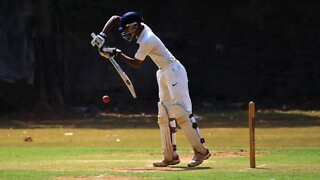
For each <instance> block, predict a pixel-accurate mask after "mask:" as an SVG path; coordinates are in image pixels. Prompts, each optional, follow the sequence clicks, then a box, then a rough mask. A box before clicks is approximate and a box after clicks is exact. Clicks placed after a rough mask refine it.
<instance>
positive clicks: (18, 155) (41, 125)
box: [0, 111, 320, 179]
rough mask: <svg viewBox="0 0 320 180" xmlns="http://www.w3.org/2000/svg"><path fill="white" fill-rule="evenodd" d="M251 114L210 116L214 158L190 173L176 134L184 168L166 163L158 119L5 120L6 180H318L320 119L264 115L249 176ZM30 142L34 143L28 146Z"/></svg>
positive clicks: (0, 143) (205, 124) (207, 128)
mask: <svg viewBox="0 0 320 180" xmlns="http://www.w3.org/2000/svg"><path fill="white" fill-rule="evenodd" d="M246 115H247V114H246V111H237V112H215V113H212V114H203V115H201V116H200V117H198V119H199V124H200V127H202V128H201V131H202V134H203V135H204V137H205V139H206V146H207V147H209V149H210V150H211V151H212V153H213V156H212V157H211V158H210V159H209V160H207V161H205V162H204V163H203V164H201V165H200V166H198V167H196V168H187V167H186V165H187V163H188V161H189V160H191V158H192V150H191V148H190V146H189V143H188V142H187V140H186V138H185V137H184V135H183V133H182V131H181V130H180V131H178V133H177V141H178V153H179V155H180V158H181V161H182V162H181V163H180V164H178V165H176V166H171V167H166V168H154V167H152V162H154V161H158V160H161V159H162V155H161V144H160V132H159V130H158V127H157V124H156V117H155V116H143V117H141V116H132V115H130V116H111V115H103V116H100V117H96V118H87V119H81V120H77V121H75V120H59V121H55V122H52V120H51V121H44V120H43V121H41V122H34V121H30V120H28V121H25V120H21V119H13V120H12V119H11V120H10V121H8V120H6V119H2V121H1V122H2V123H1V127H2V129H0V155H1V156H0V179H318V178H319V177H320V173H319V172H320V141H319V140H320V133H319V132H320V126H319V119H320V113H319V112H317V111H288V112H281V111H264V112H258V113H257V124H256V149H257V151H256V164H257V168H256V169H250V168H249V152H248V145H249V137H248V132H249V130H248V128H247V127H246V125H247V117H246ZM25 137H31V138H32V141H24V139H25Z"/></svg>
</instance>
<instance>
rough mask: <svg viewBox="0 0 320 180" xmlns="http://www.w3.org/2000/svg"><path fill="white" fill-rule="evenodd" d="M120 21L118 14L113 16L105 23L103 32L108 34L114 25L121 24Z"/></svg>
mask: <svg viewBox="0 0 320 180" xmlns="http://www.w3.org/2000/svg"><path fill="white" fill-rule="evenodd" d="M120 21H121V17H120V16H117V15H114V16H111V18H110V19H109V20H108V21H107V22H106V24H105V25H104V27H103V29H102V31H101V32H102V33H104V34H105V35H107V34H108V33H109V32H110V30H111V29H112V28H113V27H114V26H118V25H120Z"/></svg>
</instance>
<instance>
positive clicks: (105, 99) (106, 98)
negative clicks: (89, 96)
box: [102, 95, 110, 103]
mask: <svg viewBox="0 0 320 180" xmlns="http://www.w3.org/2000/svg"><path fill="white" fill-rule="evenodd" d="M102 101H103V102H104V103H109V101H110V98H109V96H107V95H105V96H103V97H102Z"/></svg>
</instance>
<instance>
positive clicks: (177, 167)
mask: <svg viewBox="0 0 320 180" xmlns="http://www.w3.org/2000/svg"><path fill="white" fill-rule="evenodd" d="M170 168H171V169H176V170H177V171H200V170H207V169H212V167H186V166H170Z"/></svg>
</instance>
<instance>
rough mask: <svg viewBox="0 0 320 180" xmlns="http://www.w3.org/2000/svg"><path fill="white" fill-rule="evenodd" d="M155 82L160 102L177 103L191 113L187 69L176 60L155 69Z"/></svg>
mask: <svg viewBox="0 0 320 180" xmlns="http://www.w3.org/2000/svg"><path fill="white" fill-rule="evenodd" d="M157 82H158V86H159V101H160V102H162V103H164V104H167V103H168V104H179V105H181V106H182V107H184V108H185V110H186V111H188V112H189V113H190V114H191V113H192V104H191V99H190V95H189V87H188V76H187V71H186V69H185V68H184V66H183V65H182V64H181V63H180V62H179V61H178V60H176V61H174V62H172V63H171V64H169V65H168V66H167V67H165V68H163V69H159V70H158V71H157Z"/></svg>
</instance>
